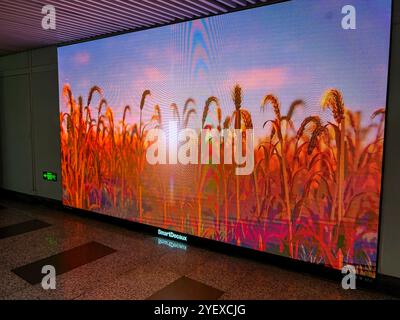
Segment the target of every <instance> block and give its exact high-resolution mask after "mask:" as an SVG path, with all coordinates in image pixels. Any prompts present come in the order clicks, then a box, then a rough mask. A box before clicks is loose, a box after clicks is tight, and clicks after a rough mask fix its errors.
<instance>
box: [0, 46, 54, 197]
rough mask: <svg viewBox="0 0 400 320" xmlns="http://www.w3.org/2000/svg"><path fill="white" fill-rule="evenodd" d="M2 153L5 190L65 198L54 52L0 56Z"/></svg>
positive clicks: (0, 182)
mask: <svg viewBox="0 0 400 320" xmlns="http://www.w3.org/2000/svg"><path fill="white" fill-rule="evenodd" d="M0 155H1V157H0V186H1V187H2V188H4V189H9V190H13V191H18V192H22V193H27V194H32V195H38V196H42V197H46V198H52V199H61V183H60V179H61V176H60V146H59V125H58V76H57V50H56V48H54V47H53V48H45V49H39V50H33V51H29V52H23V53H19V54H15V55H10V56H5V57H1V58H0ZM44 170H49V171H53V172H56V173H57V175H58V181H57V182H56V183H54V182H47V181H45V180H43V178H42V172H43V171H44Z"/></svg>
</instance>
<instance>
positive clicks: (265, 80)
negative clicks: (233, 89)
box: [227, 68, 289, 90]
mask: <svg viewBox="0 0 400 320" xmlns="http://www.w3.org/2000/svg"><path fill="white" fill-rule="evenodd" d="M228 79H229V80H228V81H227V82H228V83H227V84H228V85H229V86H232V85H234V84H235V83H239V84H240V85H241V86H242V87H243V88H245V89H249V90H254V89H265V88H270V89H279V88H281V87H282V86H284V85H285V84H287V82H288V81H289V75H288V71H287V69H286V68H254V69H249V70H240V71H239V70H236V71H233V72H230V73H228Z"/></svg>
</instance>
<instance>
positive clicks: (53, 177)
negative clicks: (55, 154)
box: [43, 171, 57, 181]
mask: <svg viewBox="0 0 400 320" xmlns="http://www.w3.org/2000/svg"><path fill="white" fill-rule="evenodd" d="M43 179H44V180H46V181H57V174H56V173H54V172H50V171H43Z"/></svg>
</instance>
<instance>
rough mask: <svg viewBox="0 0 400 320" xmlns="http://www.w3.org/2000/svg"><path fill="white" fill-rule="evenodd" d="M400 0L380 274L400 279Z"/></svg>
mask: <svg viewBox="0 0 400 320" xmlns="http://www.w3.org/2000/svg"><path fill="white" fill-rule="evenodd" d="M399 39H400V1H398V0H395V1H394V19H393V26H392V52H391V62H390V68H391V70H390V79H389V101H388V110H387V112H388V113H387V117H386V119H387V121H386V136H385V162H384V178H383V196H382V212H381V225H380V231H381V232H380V248H379V265H378V271H379V273H382V274H385V275H389V276H393V277H397V278H400V185H399V183H400V148H399V146H400V144H399V140H400V126H399V123H400V41H399Z"/></svg>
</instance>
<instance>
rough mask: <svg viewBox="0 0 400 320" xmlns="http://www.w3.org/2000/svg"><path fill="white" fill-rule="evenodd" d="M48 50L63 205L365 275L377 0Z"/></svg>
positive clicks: (379, 75) (377, 135)
mask: <svg viewBox="0 0 400 320" xmlns="http://www.w3.org/2000/svg"><path fill="white" fill-rule="evenodd" d="M348 2H349V1H347V0H345V1H344V0H331V1H315V0H293V1H288V2H283V3H279V4H274V5H269V6H262V7H257V8H253V9H248V10H242V11H238V12H234V13H228V14H223V15H219V16H214V17H209V18H205V19H197V20H192V21H189V22H183V23H177V24H172V25H168V26H164V27H160V28H154V29H149V30H144V31H140V32H135V33H129V34H124V35H119V36H114V37H109V38H104V39H99V40H95V41H90V42H85V43H79V44H74V45H69V46H64V47H60V48H59V50H58V64H59V88H60V125H61V148H62V149H61V151H62V152H61V155H62V188H63V203H64V204H65V205H67V206H70V207H75V208H80V209H84V210H87V211H93V212H98V213H102V214H106V215H111V216H115V217H119V218H122V219H127V220H131V221H136V222H140V223H143V224H148V225H152V226H156V227H159V228H163V229H166V230H172V231H175V232H180V233H183V234H189V235H195V236H199V237H203V238H209V239H214V240H216V241H221V242H226V243H229V244H233V245H236V246H241V247H246V248H251V249H254V250H259V251H264V252H267V253H272V254H276V255H282V256H285V257H290V258H293V259H296V260H301V261H306V262H310V263H315V264H323V265H325V266H327V267H330V268H334V269H338V270H340V269H342V267H343V266H345V265H348V264H349V265H353V266H355V267H356V270H357V272H358V274H362V275H366V276H370V277H374V275H375V272H376V262H377V246H378V243H377V242H378V222H379V210H380V194H381V178H382V156H383V143H384V125H385V106H386V91H387V77H388V56H389V43H390V23H391V1H390V0H379V1H376V0H352V1H351V5H348Z"/></svg>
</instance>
